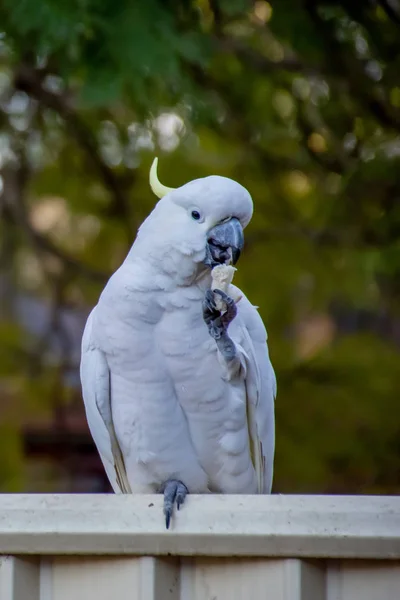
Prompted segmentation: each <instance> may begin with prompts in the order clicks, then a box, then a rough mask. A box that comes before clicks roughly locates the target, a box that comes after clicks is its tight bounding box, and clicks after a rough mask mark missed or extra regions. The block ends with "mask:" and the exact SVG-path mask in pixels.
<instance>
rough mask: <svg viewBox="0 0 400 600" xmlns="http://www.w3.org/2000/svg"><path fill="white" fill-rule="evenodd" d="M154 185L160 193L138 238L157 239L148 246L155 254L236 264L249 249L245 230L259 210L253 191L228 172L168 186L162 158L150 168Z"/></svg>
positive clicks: (208, 263)
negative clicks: (160, 167) (160, 163)
mask: <svg viewBox="0 0 400 600" xmlns="http://www.w3.org/2000/svg"><path fill="white" fill-rule="evenodd" d="M150 186H151V188H152V190H153V192H154V193H155V194H156V195H157V196H158V197H159V198H160V201H159V202H158V203H157V205H156V207H155V208H154V210H153V211H152V213H151V214H150V215H149V217H148V218H147V219H146V221H145V222H144V223H143V225H142V226H141V228H140V229H139V235H138V239H140V238H142V239H143V238H144V236H145V237H146V238H147V240H148V241H150V236H151V238H152V246H151V248H150V247H149V248H148V251H149V252H151V253H152V255H153V256H154V258H155V255H156V254H157V256H158V260H159V259H160V251H161V252H163V253H164V256H163V258H165V259H166V260H168V258H171V257H172V255H174V260H175V261H176V257H177V256H180V257H181V258H180V259H181V260H183V259H184V258H189V259H190V260H191V262H192V264H193V263H196V264H197V265H202V266H203V268H204V266H206V267H209V268H210V269H211V268H212V267H214V266H216V265H217V264H224V263H226V264H228V263H233V264H235V263H236V262H237V260H238V259H239V256H240V252H241V250H242V248H243V243H244V235H243V229H244V228H245V227H246V225H247V224H248V223H249V221H250V219H251V216H252V213H253V202H252V199H251V196H250V194H249V192H248V191H247V190H246V189H245V188H244V187H243V186H241V185H240V184H239V183H237V182H236V181H233V180H232V179H228V178H227V177H219V176H215V175H213V176H210V177H204V178H201V179H195V180H193V181H190V182H189V183H186V184H185V185H183V186H181V187H179V188H176V189H175V188H168V187H166V186H164V185H163V184H162V183H161V182H160V181H159V179H158V176H157V158H156V159H154V162H153V164H152V167H151V170H150Z"/></svg>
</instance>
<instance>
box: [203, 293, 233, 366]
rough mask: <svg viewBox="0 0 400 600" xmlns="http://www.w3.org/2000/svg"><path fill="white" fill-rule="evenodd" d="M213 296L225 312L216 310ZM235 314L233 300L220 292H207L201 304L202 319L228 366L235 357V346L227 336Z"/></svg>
mask: <svg viewBox="0 0 400 600" xmlns="http://www.w3.org/2000/svg"><path fill="white" fill-rule="evenodd" d="M215 294H216V295H218V296H219V297H220V298H221V300H222V301H223V302H224V304H225V305H226V310H225V311H220V310H218V308H217V306H216V303H215ZM236 314H237V307H236V303H235V301H234V299H233V298H231V297H230V296H228V295H227V294H225V292H222V291H221V290H207V292H206V295H205V298H204V302H203V319H204V321H205V323H206V325H207V327H208V332H209V334H210V335H211V337H212V338H213V339H214V340H215V341H216V344H217V347H218V350H219V351H220V352H221V354H222V356H223V357H224V359H225V360H226V361H227V362H228V363H230V364H232V363H231V361H233V359H234V358H235V357H236V346H235V344H234V343H233V341H232V340H231V338H230V337H229V335H228V327H229V324H230V323H232V321H233V319H234V318H235V317H236Z"/></svg>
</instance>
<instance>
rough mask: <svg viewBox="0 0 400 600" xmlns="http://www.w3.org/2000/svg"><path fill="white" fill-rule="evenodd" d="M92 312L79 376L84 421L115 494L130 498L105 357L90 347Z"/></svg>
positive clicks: (91, 340)
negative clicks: (84, 414)
mask: <svg viewBox="0 0 400 600" xmlns="http://www.w3.org/2000/svg"><path fill="white" fill-rule="evenodd" d="M95 310H96V309H94V310H93V311H92V312H91V314H90V315H89V318H88V320H87V323H86V327H85V331H84V334H83V338H82V356H81V367H80V373H81V383H82V393H83V401H84V403H85V410H86V418H87V421H88V425H89V429H90V432H91V434H92V437H93V439H94V441H95V444H96V446H97V450H98V452H99V454H100V458H101V460H102V462H103V465H104V468H105V470H106V473H107V476H108V479H109V481H110V483H111V485H112V487H113V490H114V492H115V493H123V494H129V493H132V492H131V487H130V485H129V481H128V478H127V475H126V470H125V464H124V459H123V456H122V453H121V449H120V447H119V444H118V441H117V438H116V435H115V430H114V425H113V420H112V412H111V392H110V371H109V368H108V365H107V361H106V357H105V355H104V353H103V352H102V351H101V350H100V349H99V348H97V347H96V346H95V344H94V343H93V335H92V328H93V315H94V311H95Z"/></svg>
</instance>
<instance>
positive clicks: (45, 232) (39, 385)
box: [0, 0, 400, 494]
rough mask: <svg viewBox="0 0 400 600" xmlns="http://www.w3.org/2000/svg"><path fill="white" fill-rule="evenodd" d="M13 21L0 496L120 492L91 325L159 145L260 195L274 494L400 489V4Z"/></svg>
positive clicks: (145, 206)
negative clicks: (90, 370)
mask: <svg viewBox="0 0 400 600" xmlns="http://www.w3.org/2000/svg"><path fill="white" fill-rule="evenodd" d="M0 32H1V33H0V176H1V179H0V189H1V195H0V295H1V317H0V452H1V456H2V460H1V461H0V490H1V491H4V492H9V491H31V492H37V491H46V492H47V491H59V492H64V491H78V492H79V491H102V490H106V489H108V488H107V483H106V480H105V477H104V475H103V472H102V467H101V465H100V462H99V459H98V458H97V454H96V451H95V449H94V446H93V444H92V442H91V439H90V436H89V433H88V429H87V426H86V421H85V417H84V412H83V405H82V401H81V395H80V387H79V372H78V366H79V358H80V338H81V333H82V328H83V326H84V323H85V319H86V316H87V314H88V312H89V310H90V309H91V307H92V306H93V305H94V304H95V303H96V300H97V298H98V295H99V293H100V291H101V289H102V287H103V286H104V284H105V282H106V281H107V279H108V277H109V276H110V274H111V273H112V272H113V271H114V270H115V269H116V268H117V267H118V266H119V264H120V263H121V261H122V260H123V258H124V257H125V255H126V252H127V250H128V248H129V247H130V245H131V243H132V241H133V240H134V238H135V233H136V231H137V228H138V226H139V225H140V223H141V222H142V220H143V219H144V218H145V216H146V215H147V214H148V212H149V211H150V210H151V208H152V206H153V205H154V203H155V198H154V196H153V195H152V193H151V191H150V188H149V185H148V171H149V167H150V164H151V161H152V159H153V157H154V156H155V155H158V156H159V157H160V162H159V175H160V179H161V180H162V181H163V183H165V184H166V185H168V186H179V185H181V184H183V183H185V182H187V181H188V180H190V179H193V178H196V177H201V176H205V175H209V174H219V175H225V176H228V177H232V178H234V179H236V180H237V181H239V182H240V183H242V184H243V185H244V186H246V187H247V188H248V189H249V191H250V192H251V194H252V196H253V198H254V202H255V215H254V218H253V221H252V223H251V225H250V226H249V227H248V229H247V230H246V247H245V252H244V254H243V255H242V258H241V260H240V263H239V265H238V266H239V270H238V272H237V275H236V282H237V283H238V284H239V285H240V286H241V287H243V289H244V291H245V292H246V293H247V294H248V295H249V297H250V298H251V300H252V301H253V303H254V304H256V305H258V306H259V307H260V312H261V315H262V317H263V319H264V321H265V323H266V326H267V329H268V333H269V345H270V353H271V357H272V360H273V363H274V366H275V369H276V373H277V379H278V398H277V401H276V418H277V450H276V462H275V482H274V491H275V492H291V493H294V492H304V493H315V492H322V493H325V492H330V493H388V494H394V493H398V492H399V491H400V481H399V473H400V413H399V392H400V360H399V359H400V353H399V348H400V6H399V2H398V0H380V1H379V0H352V1H351V2H345V1H344V0H343V1H339V2H329V1H318V0H279V1H275V2H265V1H264V0H257V1H256V2H254V1H246V0H198V1H191V0H142V1H139V0H136V1H133V0H3V2H2V3H1V6H0Z"/></svg>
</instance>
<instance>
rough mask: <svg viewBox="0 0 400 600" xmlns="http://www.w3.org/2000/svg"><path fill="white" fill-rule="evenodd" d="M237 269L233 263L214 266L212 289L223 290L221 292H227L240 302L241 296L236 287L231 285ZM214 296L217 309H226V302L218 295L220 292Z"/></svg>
mask: <svg viewBox="0 0 400 600" xmlns="http://www.w3.org/2000/svg"><path fill="white" fill-rule="evenodd" d="M235 271H236V269H235V267H232V265H217V266H216V267H214V268H213V270H212V271H211V289H212V290H216V289H218V290H221V292H225V294H227V295H228V296H231V298H233V299H234V301H235V302H239V300H240V298H241V296H239V295H238V294H237V293H236V291H235V290H234V288H232V287H231V283H232V279H233V276H234V274H235ZM214 298H215V304H216V307H217V310H220V311H224V310H226V304H225V302H224V301H223V300H222V298H221V297H220V296H218V294H215V295H214Z"/></svg>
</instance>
